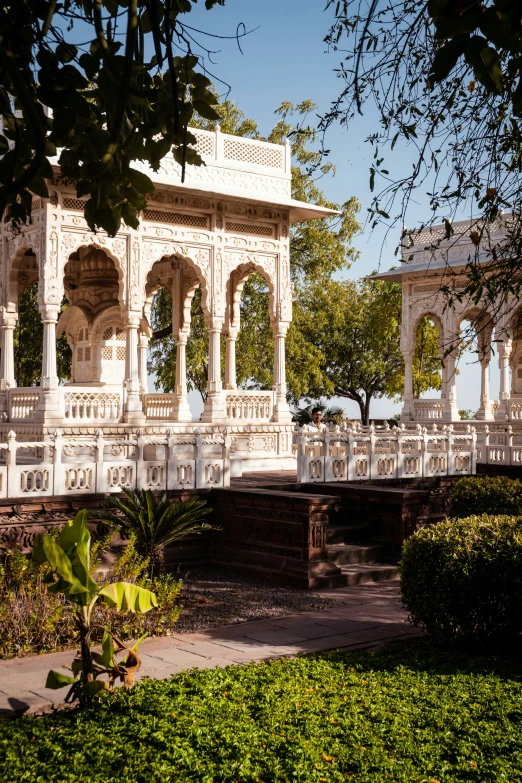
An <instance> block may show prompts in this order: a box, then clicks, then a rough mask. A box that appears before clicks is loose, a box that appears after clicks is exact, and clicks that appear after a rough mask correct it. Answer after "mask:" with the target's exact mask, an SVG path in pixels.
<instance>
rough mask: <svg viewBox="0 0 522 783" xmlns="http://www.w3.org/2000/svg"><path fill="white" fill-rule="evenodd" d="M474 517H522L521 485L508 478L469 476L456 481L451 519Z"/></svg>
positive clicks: (452, 497) (450, 510) (450, 509)
mask: <svg viewBox="0 0 522 783" xmlns="http://www.w3.org/2000/svg"><path fill="white" fill-rule="evenodd" d="M475 514H497V515H498V514H509V515H512V516H522V483H520V481H518V480H516V479H510V478H507V477H506V476H484V477H482V478H479V477H478V476H470V477H469V478H462V479H460V481H457V483H456V484H455V487H454V488H453V492H452V495H451V500H450V508H449V516H450V517H459V518H460V519H463V518H464V517H471V516H473V515H475Z"/></svg>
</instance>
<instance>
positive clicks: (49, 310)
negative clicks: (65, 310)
mask: <svg viewBox="0 0 522 783" xmlns="http://www.w3.org/2000/svg"><path fill="white" fill-rule="evenodd" d="M59 315H60V308H59V307H55V306H50V305H47V304H44V305H42V306H41V307H40V316H41V319H42V322H43V323H44V324H45V323H53V322H56V321H57V320H58V316H59Z"/></svg>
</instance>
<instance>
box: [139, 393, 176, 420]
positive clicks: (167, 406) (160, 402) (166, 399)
mask: <svg viewBox="0 0 522 783" xmlns="http://www.w3.org/2000/svg"><path fill="white" fill-rule="evenodd" d="M175 402H176V398H175V396H174V395H173V394H144V395H143V410H144V412H145V416H146V417H147V419H156V420H158V421H169V419H174V418H175V410H176V408H175Z"/></svg>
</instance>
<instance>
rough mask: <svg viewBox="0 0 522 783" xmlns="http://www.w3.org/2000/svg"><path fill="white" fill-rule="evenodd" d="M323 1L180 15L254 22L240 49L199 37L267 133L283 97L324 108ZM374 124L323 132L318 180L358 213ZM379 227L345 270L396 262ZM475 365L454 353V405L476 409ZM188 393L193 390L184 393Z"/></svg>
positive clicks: (207, 24) (222, 24) (330, 90)
mask: <svg viewBox="0 0 522 783" xmlns="http://www.w3.org/2000/svg"><path fill="white" fill-rule="evenodd" d="M325 5H326V0H263V2H259V0H226V4H225V7H224V8H222V7H219V6H217V7H215V8H214V9H213V10H212V11H205V9H204V2H203V0H200V4H199V6H198V7H197V9H196V11H195V12H193V13H191V14H190V16H189V15H188V16H187V17H186V20H187V22H189V21H190V24H191V25H193V26H194V27H198V26H199V27H200V28H201V29H205V30H207V31H209V32H213V33H216V34H222V35H234V34H235V31H236V28H237V25H238V24H239V23H240V22H243V23H244V24H245V27H246V29H247V30H251V29H254V28H259V29H257V30H255V32H253V33H252V34H251V35H249V36H247V37H246V38H243V39H241V48H242V50H243V54H241V52H240V51H239V49H238V47H237V44H236V42H235V41H222V40H217V39H212V38H205V37H202V36H199V38H200V40H202V41H208V46H209V48H210V49H214V50H220V51H218V52H217V53H216V54H214V55H213V56H212V59H213V61H214V63H215V64H209V68H211V69H212V71H213V73H214V74H215V75H216V76H217V77H219V78H221V79H222V80H223V81H225V82H228V84H229V85H230V87H231V92H230V98H231V99H232V100H234V101H235V103H236V104H237V105H238V106H239V107H240V108H241V109H242V110H243V111H244V113H245V114H246V115H247V116H249V117H252V118H253V119H255V120H256V121H257V123H258V124H259V127H260V130H261V132H262V133H268V132H269V131H270V129H271V128H272V126H273V124H274V114H273V112H274V109H276V108H277V107H278V106H279V105H280V104H281V102H282V101H284V100H287V101H291V102H293V103H298V102H300V101H301V100H303V99H306V98H311V99H312V100H313V101H314V102H315V103H316V104H318V106H319V111H324V110H326V109H327V108H328V106H329V105H330V102H331V100H332V99H333V98H335V97H336V96H337V94H338V92H339V91H340V89H341V84H342V83H341V82H340V81H339V80H338V79H337V77H336V74H335V73H334V68H336V67H337V66H338V63H339V59H340V56H341V55H340V54H339V53H335V52H333V53H330V54H328V53H327V51H326V45H325V44H324V43H323V38H324V36H325V35H326V33H327V31H328V27H329V24H330V21H331V19H332V10H331V9H330V10H329V11H327V12H325V11H324V6H325ZM375 129H376V117H375V115H374V114H373V113H372V112H371V111H368V112H366V113H365V114H364V116H362V117H360V118H357V120H356V121H354V122H353V123H352V126H351V128H350V131H349V132H347V131H346V130H342V129H341V128H340V127H336V128H333V129H332V130H331V131H330V132H329V135H328V138H327V147H328V148H329V149H330V150H331V153H330V159H331V160H332V162H334V163H335V164H336V166H337V174H336V176H335V177H333V178H329V179H323V180H322V183H321V184H322V186H323V188H324V190H325V192H326V194H327V196H328V197H329V198H331V199H332V200H334V201H337V202H343V201H345V200H346V199H347V198H349V197H350V196H356V197H357V198H358V199H359V201H360V202H361V204H362V210H361V215H360V216H361V220H364V216H365V214H366V210H367V208H368V206H369V204H370V200H371V194H370V189H369V184H368V169H369V165H370V161H371V157H372V150H371V148H370V146H369V144H367V143H365V138H366V137H367V136H368V134H369V133H371V132H373V130H375ZM394 162H395V163H396V166H397V168H398V167H404V166H408V167H409V166H410V165H411V159H410V157H409V155H408V152H407V150H404V151H402V152H401V153H399V154H397V155H396V156H395V158H394ZM426 215H427V203H426V204H423V203H422V201H421V202H419V203H417V204H415V205H414V206H413V207H412V210H411V212H410V214H409V216H408V225H410V226H413V225H415V224H416V223H420V222H421V221H422V219H423V217H424V218H425V217H426ZM384 234H385V230H384V228H378V229H376V230H375V231H374V232H370V231H369V230H367V231H365V232H364V234H363V235H362V236H360V237H358V238H357V240H356V242H355V245H356V247H357V249H358V250H359V251H360V254H361V255H360V259H359V260H358V261H357V262H356V264H354V265H353V267H352V269H351V270H350V276H351V277H362V276H363V275H366V274H369V273H370V272H371V271H373V270H374V269H376V268H377V267H378V265H379V263H380V265H381V268H382V269H388V268H389V267H390V266H393V265H394V264H395V263H396V258H395V256H394V249H395V246H396V244H397V242H398V234H397V232H393V233H392V235H391V236H390V237H389V239H388V243H387V244H385V245H384V247H383V241H384ZM479 370H480V368H479V366H478V365H477V364H476V363H475V357H474V356H473V355H469V356H467V357H466V356H465V357H463V359H462V360H461V367H460V375H459V376H458V378H457V393H458V404H459V407H460V408H471V409H476V408H478V405H479V399H478V395H479V388H480V372H479ZM491 394H492V396H493V398H495V397H497V396H498V369H497V368H494V369H493V368H492V371H491ZM191 396H192V395H191ZM197 397H199V395H197V396H196V397H193V398H192V399H191V404H192V405H193V406H194V410H195V411H196V410H197V409H199V407H200V406H199V404H198V400H197ZM340 403H341V405H343V407H345V408H346V410H347V411H348V413H349V414H351V415H353V416H355V415H358V408H357V406H356V405H355V403H352V402H351V401H349V400H343V401H340ZM398 410H400V405H393V403H392V402H391V401H390V400H377V401H375V402H374V403H373V404H372V416H374V417H375V418H379V417H381V416H390V415H393V413H394V412H397V411H398Z"/></svg>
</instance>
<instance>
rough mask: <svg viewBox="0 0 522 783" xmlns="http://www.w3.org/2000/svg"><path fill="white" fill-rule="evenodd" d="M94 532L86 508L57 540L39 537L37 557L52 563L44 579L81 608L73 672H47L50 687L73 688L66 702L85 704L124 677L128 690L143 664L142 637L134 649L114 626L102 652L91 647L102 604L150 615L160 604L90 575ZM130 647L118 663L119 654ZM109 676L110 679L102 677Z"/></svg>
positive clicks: (125, 586)
mask: <svg viewBox="0 0 522 783" xmlns="http://www.w3.org/2000/svg"><path fill="white" fill-rule="evenodd" d="M90 547H91V534H90V532H89V529H88V527H87V511H85V510H83V511H79V512H78V513H77V514H76V516H75V518H74V519H73V520H71V521H69V522H67V523H66V525H65V526H64V527H63V529H62V531H61V533H60V535H59V537H58V538H57V539H55V538H53V537H52V536H49V535H44V534H42V533H40V534H39V535H38V536H36V538H35V543H34V548H33V559H34V560H35V562H36V563H38V564H39V565H43V564H44V563H47V564H48V566H49V572H48V574H47V576H46V577H45V580H46V582H47V589H48V590H49V591H50V592H52V593H61V594H62V595H63V596H64V597H65V599H66V600H67V601H69V602H70V603H72V604H74V605H75V606H76V624H77V627H78V630H79V632H80V650H79V653H78V654H77V656H76V658H75V659H74V661H73V662H72V665H71V667H70V668H71V670H72V675H73V676H68V675H65V674H62V673H61V672H57V671H50V672H49V674H48V675H47V683H46V687H47V688H53V689H56V688H63V687H66V686H67V685H69V686H70V689H69V692H68V693H67V696H66V699H65V701H73V700H74V699H79V700H80V704H85V703H87V702H88V701H90V700H91V699H92V697H93V696H94V695H95V694H97V693H99V692H100V691H102V690H112V689H113V687H114V683H115V681H116V679H120V680H122V681H123V683H124V685H125V688H126V689H127V690H128V689H129V688H131V687H132V685H133V684H134V674H135V672H136V671H137V669H139V667H140V657H139V655H138V653H137V648H138V645H139V644H140V643H141V642H142V641H143V639H144V638H145V637H142V638H141V639H139V640H138V642H137V643H136V644H135V645H134V646H133V647H127V646H126V645H125V644H124V642H123V641H122V640H121V639H120V638H119V637H118V636H117V635H116V634H114V633H113V632H111V630H110V629H109V628H104V629H103V639H102V644H101V653H99V652H96V651H94V650H93V649H92V645H91V634H92V631H93V630H94V628H93V625H92V615H93V611H94V608H95V606H96V604H97V603H102V604H104V605H105V606H107V607H110V608H114V609H117V610H118V611H128V612H139V613H145V612H148V611H149V610H150V609H152V608H154V607H155V606H157V605H158V602H157V600H156V596H155V594H154V593H152V592H151V591H150V590H145V589H144V588H143V587H138V586H137V585H134V584H130V583H129V582H115V583H113V584H109V585H105V586H102V585H99V584H98V583H97V582H95V580H94V579H93V577H92V575H91V565H90ZM122 651H126V655H125V657H124V659H123V660H120V661H119V662H118V661H117V659H116V655H117V654H118V653H120V652H122ZM102 675H106V677H107V679H103V680H102V679H99V678H100V677H101V676H102Z"/></svg>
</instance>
